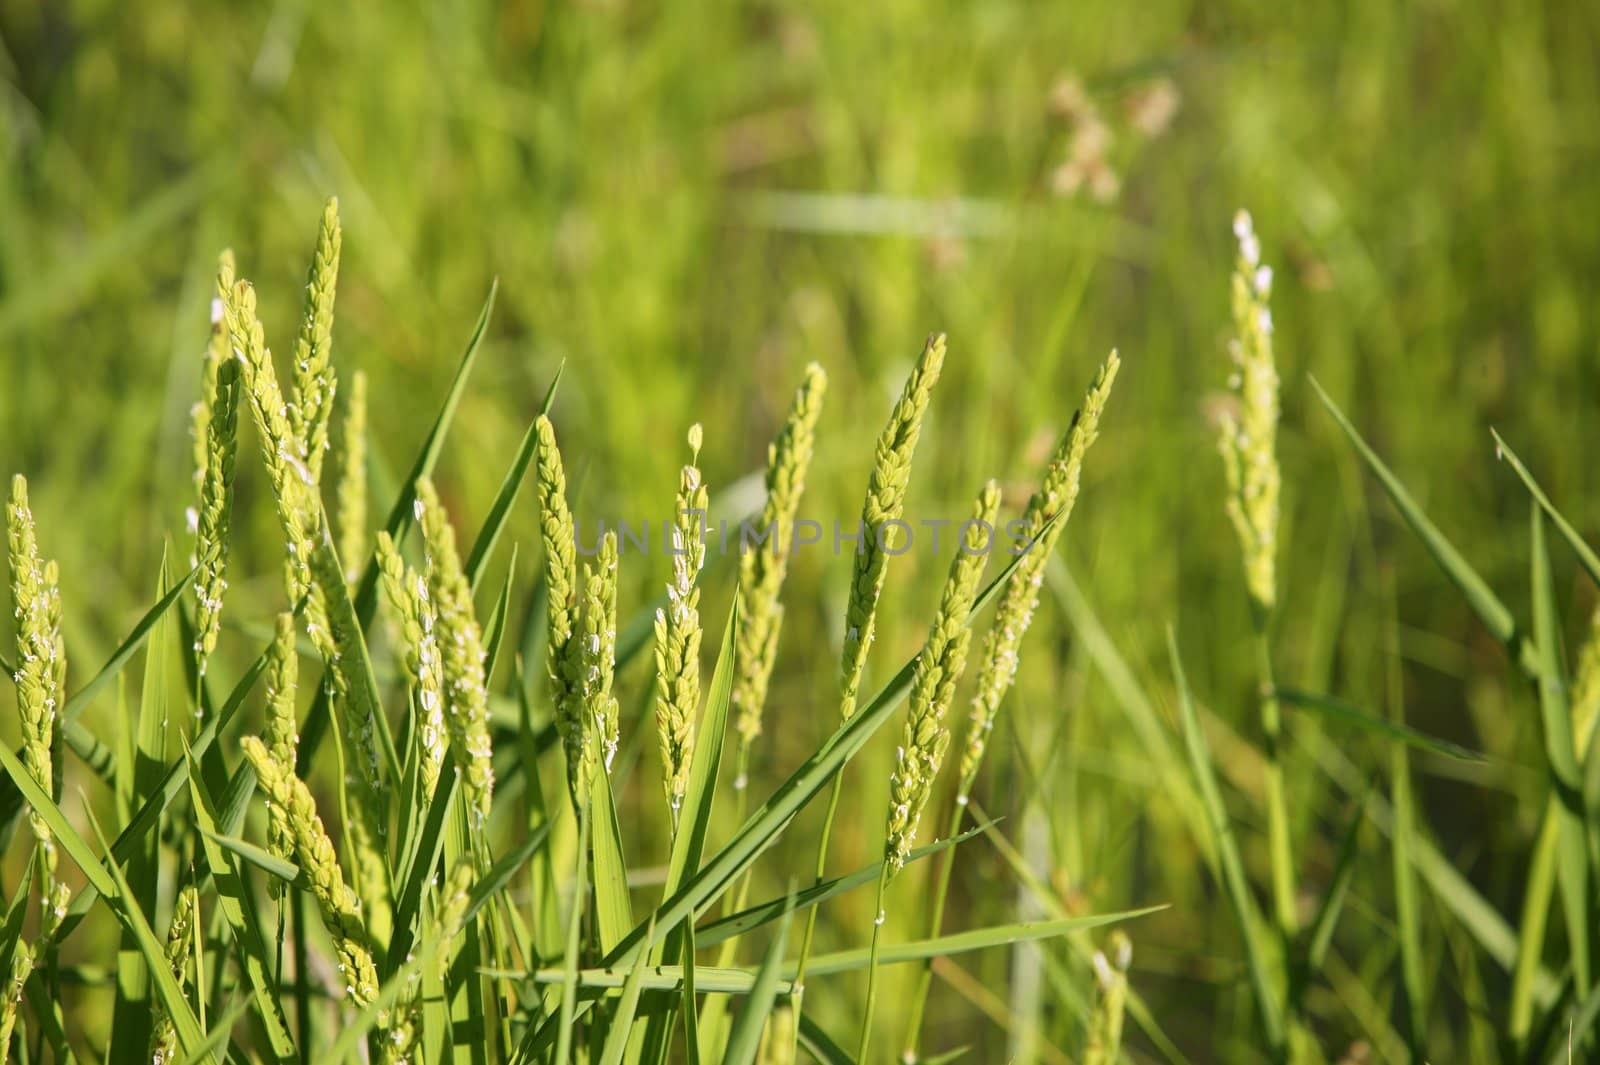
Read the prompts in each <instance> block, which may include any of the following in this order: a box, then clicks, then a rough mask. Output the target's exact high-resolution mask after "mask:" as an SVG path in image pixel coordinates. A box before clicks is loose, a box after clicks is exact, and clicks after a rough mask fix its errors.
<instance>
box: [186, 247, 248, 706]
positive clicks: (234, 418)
mask: <svg viewBox="0 0 1600 1065" xmlns="http://www.w3.org/2000/svg"><path fill="white" fill-rule="evenodd" d="M232 274H233V257H232V255H231V254H230V253H228V252H224V253H223V258H222V262H221V264H220V276H219V278H218V282H217V285H218V287H217V293H218V295H217V297H216V298H215V299H213V301H212V319H213V320H212V323H211V344H210V346H209V348H208V349H207V354H206V363H205V376H204V382H203V384H202V387H201V396H202V398H201V407H202V408H204V417H203V419H200V420H197V422H196V430H197V435H198V439H197V443H198V445H199V447H200V454H201V463H200V468H199V477H200V485H199V493H200V498H199V506H198V508H197V510H196V512H195V521H194V526H195V529H194V532H195V550H194V560H195V565H196V566H197V567H198V568H199V571H198V572H197V573H196V574H195V580H194V594H195V646H194V653H195V663H196V668H197V669H198V671H199V672H200V673H201V675H204V674H205V669H206V662H207V661H208V660H209V659H210V657H211V654H212V652H214V651H215V650H216V649H217V637H218V635H220V634H221V632H222V601H223V597H224V595H225V594H226V592H227V590H228V536H229V525H230V522H231V511H232V509H233V477H234V467H235V464H236V462H237V459H238V450H239V449H238V428H239V391H240V369H241V367H240V364H239V360H237V359H231V358H228V356H227V342H228V338H227V331H226V327H225V323H224V322H223V321H222V310H221V308H222V293H223V291H224V289H223V287H222V286H223V279H224V278H227V277H231V276H232ZM230 284H231V282H230ZM196 712H198V710H197V711H196Z"/></svg>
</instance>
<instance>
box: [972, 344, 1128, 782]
mask: <svg viewBox="0 0 1600 1065" xmlns="http://www.w3.org/2000/svg"><path fill="white" fill-rule="evenodd" d="M1121 365H1122V361H1121V360H1120V359H1119V358H1118V357H1117V353H1116V352H1115V351H1113V352H1112V353H1111V354H1110V355H1109V356H1108V357H1107V358H1106V361H1105V362H1104V363H1103V364H1102V365H1101V367H1100V369H1099V370H1098V371H1097V372H1096V373H1095V375H1094V379H1093V380H1092V381H1091V382H1090V383H1089V391H1088V393H1087V394H1086V395H1085V396H1084V398H1083V406H1081V407H1079V408H1078V410H1077V412H1076V413H1074V414H1073V416H1072V424H1071V425H1070V426H1068V427H1067V431H1066V434H1065V435H1064V436H1063V437H1062V438H1061V442H1060V444H1058V445H1057V446H1056V450H1055V453H1054V454H1053V455H1052V456H1051V458H1050V464H1049V465H1048V466H1046V467H1045V472H1044V479H1043V481H1042V483H1041V484H1040V486H1039V490H1038V491H1037V492H1035V493H1034V494H1033V496H1032V497H1031V498H1030V499H1029V500H1028V509H1027V511H1026V512H1025V513H1024V514H1023V522H1024V524H1025V535H1024V538H1023V541H1022V543H1023V544H1024V545H1025V546H1026V547H1027V551H1026V553H1025V554H1024V555H1023V556H1022V561H1020V562H1019V563H1017V567H1016V569H1014V570H1013V571H1012V573H1011V576H1010V578H1009V579H1008V580H1007V581H1006V585H1005V587H1004V588H1003V589H1001V592H1000V602H999V604H998V605H997V606H996V607H995V614H994V627H993V628H991V629H990V630H989V633H988V635H987V636H985V637H984V641H983V652H982V658H981V664H980V666H979V669H978V687H977V691H976V693H975V694H974V695H973V697H972V708H971V711H970V713H969V714H968V717H967V731H966V736H965V740H964V743H963V747H962V752H961V780H960V783H959V784H958V786H957V791H956V801H957V802H958V803H965V802H966V800H967V795H968V792H969V791H970V789H971V787H972V782H973V780H974V779H975V778H976V777H977V775H978V767H979V765H980V764H981V763H982V762H983V755H984V752H985V750H986V749H987V747H988V742H989V733H990V732H991V731H992V730H993V729H994V721H995V715H996V714H997V713H999V710H1000V702H1001V700H1002V699H1004V698H1005V695H1006V692H1007V691H1009V690H1010V689H1011V683H1012V681H1014V680H1015V679H1016V676H1017V665H1018V663H1019V661H1020V653H1021V647H1022V637H1023V636H1024V635H1026V633H1027V631H1028V626H1029V625H1031V624H1032V623H1033V614H1034V611H1035V610H1037V609H1038V606H1039V587H1040V585H1041V584H1043V582H1044V571H1045V566H1046V565H1047V564H1048V563H1049V561H1050V556H1051V554H1052V553H1053V552H1054V551H1055V546H1056V542H1057V541H1058V540H1059V539H1060V538H1061V533H1062V532H1063V530H1065V528H1066V525H1067V520H1068V519H1069V518H1070V517H1071V516H1072V508H1073V506H1074V505H1075V504H1076V503H1077V501H1078V489H1079V486H1080V483H1081V481H1082V477H1083V462H1084V458H1085V456H1087V455H1088V453H1089V448H1090V446H1091V445H1093V444H1094V442H1095V439H1096V437H1098V436H1099V434H1100V416H1101V414H1102V413H1104V411H1105V405H1106V400H1107V399H1108V398H1110V395H1111V386H1112V385H1113V384H1115V383H1116V379H1117V370H1118V369H1119V368H1120V367H1121Z"/></svg>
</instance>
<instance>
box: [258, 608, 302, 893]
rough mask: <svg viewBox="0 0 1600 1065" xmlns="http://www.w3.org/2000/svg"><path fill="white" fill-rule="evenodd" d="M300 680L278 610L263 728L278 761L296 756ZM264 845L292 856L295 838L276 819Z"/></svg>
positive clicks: (288, 628) (290, 622)
mask: <svg viewBox="0 0 1600 1065" xmlns="http://www.w3.org/2000/svg"><path fill="white" fill-rule="evenodd" d="M299 681H300V658H299V655H298V654H297V653H296V651H295V627H294V615H293V614H289V613H283V614H279V615H278V619H277V628H276V630H275V633H274V636H273V640H272V653H271V657H269V658H268V660H267V728H266V737H267V746H268V749H269V750H270V751H271V752H272V757H273V758H275V759H277V761H278V764H279V765H289V766H292V765H294V764H295V759H296V758H297V757H298V756H299V748H300V730H299V723H298V718H297V715H296V712H295V697H296V694H297V693H298V688H299ZM267 849H268V850H269V851H271V852H272V853H273V854H276V855H277V856H278V857H280V858H292V857H293V855H294V839H293V838H292V837H291V836H290V835H289V832H288V828H287V826H285V825H283V824H280V823H279V822H277V821H273V822H272V823H271V824H270V825H268V827H267ZM267 886H268V890H269V891H270V892H271V893H272V895H273V897H274V898H276V897H277V895H278V892H279V890H280V889H281V887H282V885H281V884H279V883H278V881H277V880H269V881H268V885H267Z"/></svg>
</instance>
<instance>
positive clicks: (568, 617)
mask: <svg viewBox="0 0 1600 1065" xmlns="http://www.w3.org/2000/svg"><path fill="white" fill-rule="evenodd" d="M534 431H535V432H536V433H537V436H538V443H537V447H536V448H535V451H534V483H535V487H536V490H537V493H538V496H539V538H540V541H541V542H542V543H543V545H544V580H545V588H546V590H547V591H548V593H549V594H548V597H547V598H548V600H549V608H548V619H547V625H548V629H549V631H548V639H547V641H546V648H545V668H546V670H547V672H548V674H549V678H550V695H551V701H552V703H553V704H554V705H555V707H556V712H557V722H558V724H562V730H563V737H564V738H566V740H567V745H568V753H569V755H570V753H571V749H572V740H571V738H570V737H568V736H567V729H566V725H565V724H563V723H562V718H561V708H562V707H563V706H565V705H566V704H567V702H568V700H569V699H570V698H571V696H572V692H571V691H570V690H569V689H568V687H567V680H566V678H567V668H566V659H567V645H568V643H570V642H571V640H572V628H573V614H574V612H575V611H576V610H577V608H578V598H577V583H578V565H577V552H576V549H575V547H574V543H573V525H572V511H571V510H569V509H568V507H567V476H566V473H565V471H564V470H563V469H562V465H561V449H560V448H559V447H557V446H556V430H555V426H553V425H551V424H550V419H549V418H547V417H545V416H544V415H540V416H539V420H538V422H537V423H536V425H535V430H534Z"/></svg>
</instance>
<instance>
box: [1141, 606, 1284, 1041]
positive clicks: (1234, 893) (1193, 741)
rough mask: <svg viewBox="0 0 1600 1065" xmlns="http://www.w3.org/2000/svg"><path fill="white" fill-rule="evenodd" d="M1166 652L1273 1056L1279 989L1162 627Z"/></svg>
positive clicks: (1279, 1031)
mask: <svg viewBox="0 0 1600 1065" xmlns="http://www.w3.org/2000/svg"><path fill="white" fill-rule="evenodd" d="M1167 651H1168V654H1169V655H1170V656H1171V658H1172V676H1173V680H1174V682H1175V683H1176V684H1177V687H1178V711H1179V715H1180V717H1181V718H1182V722H1183V738H1184V743H1185V745H1186V746H1187V747H1188V749H1189V767H1190V769H1191V770H1192V771H1193V773H1194V777H1195V783H1196V784H1197V785H1198V786H1199V789H1200V798H1201V800H1202V801H1203V802H1204V804H1205V811H1206V818H1207V823H1208V825H1209V827H1210V829H1211V835H1212V843H1213V847H1214V849H1215V850H1216V853H1217V858H1218V864H1220V865H1221V867H1222V881H1223V887H1224V888H1225V889H1226V891H1227V893H1228V901H1229V902H1231V903H1232V904H1233V915H1234V919H1235V920H1236V921H1237V922H1238V924H1239V936H1240V938H1241V939H1243V940H1244V952H1245V965H1246V967H1247V968H1248V969H1249V972H1250V986H1251V988H1252V990H1253V991H1254V993H1255V999H1256V1009H1257V1010H1258V1011H1259V1012H1260V1014H1261V1027H1262V1029H1263V1030H1264V1031H1265V1033H1266V1037H1267V1042H1268V1044H1269V1045H1270V1046H1271V1048H1272V1050H1273V1052H1274V1053H1275V1054H1281V1051H1282V1048H1283V1047H1284V1045H1285V1043H1284V1022H1283V1003H1282V1001H1281V999H1280V997H1279V991H1278V989H1277V988H1276V987H1274V986H1273V979H1272V975H1271V973H1270V972H1269V971H1268V969H1267V958H1266V953H1265V951H1264V950H1263V948H1262V945H1261V941H1260V933H1259V931H1258V930H1259V929H1260V927H1261V914H1260V913H1259V912H1257V910H1256V903H1255V899H1254V898H1253V897H1252V896H1251V894H1250V885H1249V883H1248V882H1247V881H1246V880H1245V873H1244V863H1243V862H1242V861H1240V859H1239V846H1238V844H1237V843H1236V842H1235V840H1234V837H1233V825H1232V823H1231V822H1230V821H1229V820H1228V811H1227V808H1226V807H1225V806H1224V805H1223V803H1222V792H1221V790H1220V789H1219V788H1218V787H1217V776H1216V770H1215V768H1214V767H1213V766H1212V764H1211V749H1210V746H1209V745H1208V744H1207V743H1206V737H1205V734H1204V733H1203V732H1201V731H1200V720H1199V718H1198V717H1197V716H1196V715H1195V709H1194V700H1193V699H1192V698H1191V697H1190V695H1189V682H1188V679H1187V678H1186V677H1185V676H1184V672H1183V661H1182V659H1181V658H1179V656H1178V638H1177V636H1176V635H1175V634H1174V633H1173V631H1172V629H1171V628H1170V627H1169V628H1168V629H1167Z"/></svg>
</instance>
